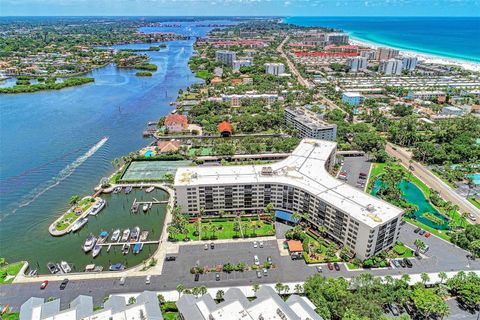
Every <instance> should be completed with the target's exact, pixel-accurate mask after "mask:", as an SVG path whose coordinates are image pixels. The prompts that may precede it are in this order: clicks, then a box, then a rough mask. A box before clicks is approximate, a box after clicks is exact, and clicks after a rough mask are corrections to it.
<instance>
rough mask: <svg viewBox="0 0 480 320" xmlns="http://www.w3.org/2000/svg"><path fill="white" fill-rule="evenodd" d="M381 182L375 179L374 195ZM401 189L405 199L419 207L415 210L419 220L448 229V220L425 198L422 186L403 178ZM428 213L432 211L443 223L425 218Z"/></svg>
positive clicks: (433, 226)
mask: <svg viewBox="0 0 480 320" xmlns="http://www.w3.org/2000/svg"><path fill="white" fill-rule="evenodd" d="M381 183H382V182H381V180H377V181H375V183H374V185H373V188H372V192H371V193H372V194H373V195H376V194H377V192H378V189H379V187H380V185H381ZM400 190H401V191H402V193H403V199H405V200H406V201H408V202H409V203H412V204H415V205H416V206H417V207H418V210H416V211H415V212H414V215H415V217H416V219H417V221H419V222H421V223H423V224H425V225H427V226H429V227H431V228H434V229H437V230H447V229H448V220H447V219H446V218H445V217H444V216H443V215H442V214H441V213H440V212H438V210H437V209H435V208H434V207H433V206H432V204H431V203H430V201H428V200H427V199H426V198H425V196H424V194H423V192H422V190H420V188H418V187H417V186H416V185H415V184H413V183H411V182H409V181H406V180H402V182H400ZM426 213H432V214H433V215H435V216H436V217H438V218H440V219H441V220H442V221H443V224H441V225H438V224H435V223H433V222H432V221H430V220H429V219H427V218H425V217H424V214H426Z"/></svg>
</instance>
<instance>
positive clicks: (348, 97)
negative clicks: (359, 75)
mask: <svg viewBox="0 0 480 320" xmlns="http://www.w3.org/2000/svg"><path fill="white" fill-rule="evenodd" d="M364 98H365V97H364V96H362V95H361V94H360V93H358V92H343V93H342V101H343V102H346V103H348V104H349V105H351V106H356V105H359V104H360V103H362V101H363V99H364Z"/></svg>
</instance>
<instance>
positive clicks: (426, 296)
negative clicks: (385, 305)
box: [411, 287, 449, 318]
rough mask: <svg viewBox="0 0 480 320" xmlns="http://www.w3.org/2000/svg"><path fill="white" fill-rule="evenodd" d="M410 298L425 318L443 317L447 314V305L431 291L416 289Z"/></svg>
mask: <svg viewBox="0 0 480 320" xmlns="http://www.w3.org/2000/svg"><path fill="white" fill-rule="evenodd" d="M411 298H412V301H413V303H414V305H415V307H416V309H417V310H418V311H420V313H421V314H422V315H423V316H424V317H425V318H428V317H430V316H431V315H438V316H440V317H445V316H447V315H448V314H449V309H448V305H447V304H446V303H445V302H444V301H443V299H442V298H440V297H439V296H438V295H437V294H436V293H435V292H434V291H433V290H432V289H425V288H422V287H416V288H415V289H414V290H413V292H412V296H411Z"/></svg>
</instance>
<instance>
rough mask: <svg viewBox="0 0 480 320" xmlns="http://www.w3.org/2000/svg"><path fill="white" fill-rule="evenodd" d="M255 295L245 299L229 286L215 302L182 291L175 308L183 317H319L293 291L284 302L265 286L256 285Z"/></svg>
mask: <svg viewBox="0 0 480 320" xmlns="http://www.w3.org/2000/svg"><path fill="white" fill-rule="evenodd" d="M255 296H256V298H255V299H254V300H252V301H249V300H248V299H247V297H246V296H245V295H244V293H243V292H242V291H241V290H240V289H238V288H230V289H228V290H227V291H226V292H225V294H224V301H223V302H221V303H218V304H217V303H216V302H215V300H214V299H213V298H212V296H211V295H210V294H206V295H203V296H202V297H200V298H196V297H195V296H194V295H192V294H184V295H182V296H181V297H180V299H179V300H178V301H177V308H178V311H179V313H180V318H181V319H183V320H213V319H232V320H233V319H245V320H253V319H255V320H256V319H265V320H266V319H272V320H273V319H279V320H281V319H284V320H322V317H320V316H319V315H318V314H317V313H315V311H314V309H315V306H314V305H313V303H312V302H311V301H310V300H308V298H306V297H300V296H298V295H295V294H294V295H291V296H290V297H289V298H288V299H287V300H286V301H284V300H283V299H282V298H281V297H280V296H279V295H278V294H277V293H276V292H275V290H273V288H271V287H269V286H262V287H260V289H258V291H257V292H256V293H255Z"/></svg>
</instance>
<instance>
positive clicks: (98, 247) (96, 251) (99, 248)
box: [92, 244, 102, 258]
mask: <svg viewBox="0 0 480 320" xmlns="http://www.w3.org/2000/svg"><path fill="white" fill-rule="evenodd" d="M100 251H102V246H101V245H99V244H97V245H95V247H93V250H92V257H94V258H95V257H96V256H98V255H99V254H100Z"/></svg>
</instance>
